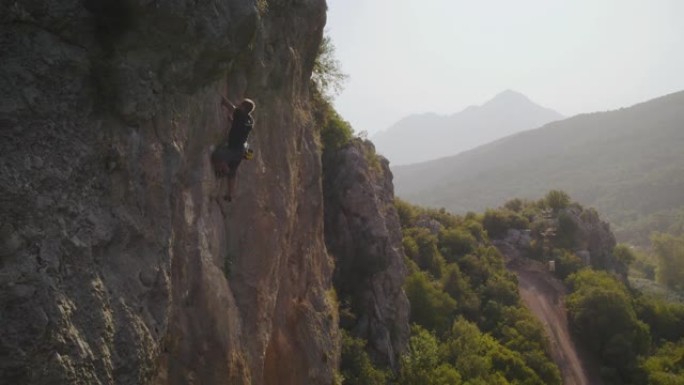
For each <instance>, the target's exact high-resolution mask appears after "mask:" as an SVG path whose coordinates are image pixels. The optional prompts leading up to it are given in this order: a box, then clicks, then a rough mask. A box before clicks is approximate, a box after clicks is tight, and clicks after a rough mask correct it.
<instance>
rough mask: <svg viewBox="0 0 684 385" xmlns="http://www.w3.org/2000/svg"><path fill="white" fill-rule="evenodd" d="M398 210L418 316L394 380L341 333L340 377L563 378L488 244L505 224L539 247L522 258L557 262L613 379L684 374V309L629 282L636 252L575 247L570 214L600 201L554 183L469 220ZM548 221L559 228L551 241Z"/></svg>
mask: <svg viewBox="0 0 684 385" xmlns="http://www.w3.org/2000/svg"><path fill="white" fill-rule="evenodd" d="M396 207H397V210H398V212H399V215H400V218H401V223H402V230H403V234H404V239H403V246H404V250H405V253H406V257H407V261H406V263H407V265H408V266H409V270H410V275H409V277H408V278H407V280H406V283H405V290H406V292H407V295H408V297H409V300H410V302H411V322H412V324H413V326H412V335H411V339H410V343H409V349H408V351H407V352H406V353H405V354H404V355H403V358H402V361H401V364H402V365H401V370H400V372H399V373H398V375H396V376H392V375H391V374H390V373H389V372H387V371H383V370H382V369H381V368H377V367H374V366H373V363H372V362H371V361H370V360H369V359H368V357H367V356H366V355H365V354H364V350H363V346H364V342H363V341H362V340H358V339H353V338H350V337H349V336H346V337H345V339H344V344H343V356H342V375H343V377H344V378H345V382H344V383H345V384H384V383H387V382H388V381H389V382H390V383H395V384H400V385H402V384H435V385H437V384H560V383H561V379H560V377H559V371H558V368H557V367H556V365H555V364H554V363H553V362H552V361H551V359H550V357H549V352H548V341H547V339H546V336H545V333H544V330H543V328H542V327H541V325H540V324H539V322H538V321H537V320H536V319H535V318H534V317H533V316H532V314H531V313H530V312H529V311H528V310H527V309H526V308H525V307H524V305H523V304H522V302H521V299H520V296H519V294H518V289H517V280H516V277H515V275H513V274H512V273H510V272H508V271H507V270H506V268H505V262H504V256H503V255H502V254H501V253H500V252H499V251H498V250H497V248H496V247H494V246H493V243H492V241H493V240H495V239H497V238H502V237H504V236H505V234H506V232H507V231H509V230H510V229H515V230H529V231H530V233H531V234H532V240H533V241H532V242H531V245H532V246H533V247H531V248H529V249H528V250H527V253H526V254H525V255H524V258H533V259H538V260H550V259H553V260H554V261H555V263H556V267H557V268H556V272H555V274H556V275H557V276H558V277H559V278H562V279H564V282H565V283H566V285H567V287H568V290H569V295H568V297H567V302H566V303H567V310H568V317H569V323H570V326H571V329H572V332H573V335H574V337H575V339H576V341H577V342H578V343H579V344H580V345H581V346H582V347H583V348H584V349H585V350H586V351H587V352H588V354H589V355H590V356H591V357H592V360H593V361H595V362H596V363H597V364H598V366H599V367H600V375H601V377H602V378H603V380H604V382H605V383H606V384H609V385H613V384H615V385H627V384H634V385H636V384H654V385H674V384H682V381H684V359H683V357H684V356H683V354H684V327H683V326H684V305H682V304H680V303H675V302H668V301H666V300H665V299H663V298H660V297H655V296H651V295H644V294H641V293H640V292H638V291H636V290H634V289H633V288H631V287H630V286H629V285H628V284H627V281H626V280H625V279H624V276H623V275H622V274H621V272H624V271H625V269H623V268H621V266H624V267H626V265H629V264H630V263H633V262H634V261H635V260H636V256H635V255H634V253H633V252H632V251H631V249H629V248H628V247H626V246H624V245H618V246H616V247H615V248H614V250H612V252H611V255H606V256H603V259H602V260H601V261H597V262H596V263H594V266H591V265H586V264H585V263H584V261H582V259H581V258H580V257H578V256H577V255H575V254H574V250H576V248H577V244H576V243H575V242H576V241H577V238H576V237H575V234H576V232H577V231H578V229H576V226H574V225H573V224H572V223H573V222H572V221H571V220H569V219H568V216H569V215H570V214H569V213H571V212H573V211H579V212H580V213H583V215H584V216H585V217H586V216H589V215H598V214H597V213H596V212H595V211H594V210H593V209H584V208H582V207H581V206H580V205H578V204H577V203H573V202H571V201H570V198H569V197H568V196H567V194H565V193H563V192H559V191H552V192H550V193H549V194H547V196H546V197H545V198H544V199H542V200H539V201H536V202H526V201H522V200H518V199H514V200H511V201H509V202H508V203H506V205H505V206H504V207H502V208H499V209H497V210H488V211H487V212H485V213H483V214H475V213H469V214H467V215H464V216H457V215H452V214H449V213H447V212H445V211H444V210H433V209H424V208H420V207H417V206H413V205H411V204H409V203H407V202H404V201H401V200H397V201H396ZM564 218H565V219H564ZM549 223H551V224H554V223H555V224H556V228H555V229H554V230H555V232H553V236H551V237H550V239H549V235H548V234H549V231H548V225H549ZM559 224H560V225H559ZM545 237H546V241H542V240H543V239H544V238H545ZM667 240H668V242H669V241H671V239H670V238H667ZM668 245H669V244H668ZM668 250H669V249H668ZM679 250H681V249H679ZM343 310H344V309H343ZM343 315H346V316H353V315H352V314H349V313H348V312H346V313H345V311H343Z"/></svg>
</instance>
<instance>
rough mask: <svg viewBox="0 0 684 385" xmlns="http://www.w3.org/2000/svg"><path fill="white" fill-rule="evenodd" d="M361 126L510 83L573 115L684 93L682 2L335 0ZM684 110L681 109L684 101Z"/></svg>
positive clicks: (344, 98)
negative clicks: (674, 93) (673, 93)
mask: <svg viewBox="0 0 684 385" xmlns="http://www.w3.org/2000/svg"><path fill="white" fill-rule="evenodd" d="M328 7H329V11H328V25H327V33H328V34H329V35H330V36H331V37H332V39H333V42H334V44H335V46H336V51H337V55H336V56H337V58H338V59H339V61H340V63H341V65H342V69H343V71H344V72H345V73H347V74H348V75H349V79H348V80H347V82H346V84H345V91H344V92H343V93H342V94H340V95H339V96H338V97H337V99H336V101H335V105H336V107H337V109H338V110H339V111H340V113H341V114H342V116H344V117H345V118H346V119H347V120H349V121H350V122H351V123H352V125H353V126H354V128H355V129H356V130H357V131H362V130H366V131H368V132H369V133H370V134H373V133H375V132H377V131H380V130H384V129H385V128H387V127H388V126H389V125H391V124H393V123H394V122H396V121H397V120H399V119H400V118H402V117H404V116H406V115H409V114H412V113H418V112H437V113H442V114H451V113H454V112H458V111H460V110H461V109H463V108H465V107H467V106H469V105H472V104H481V103H482V102H485V101H486V100H488V99H489V98H491V97H492V96H494V95H496V94H497V93H499V92H501V91H503V90H505V89H513V90H516V91H519V92H522V93H523V94H525V95H527V96H528V97H530V98H531V99H532V100H533V101H535V102H537V103H539V104H541V105H543V106H545V107H549V108H553V109H555V110H557V111H559V112H560V113H562V114H565V115H574V114H577V113H581V112H593V111H601V110H608V109H615V108H619V107H626V106H629V105H632V104H635V103H638V102H641V101H646V100H648V99H650V98H653V97H657V96H661V95H664V94H668V93H671V92H675V91H681V90H684V0H468V1H465V0H328ZM683 108H684V107H683Z"/></svg>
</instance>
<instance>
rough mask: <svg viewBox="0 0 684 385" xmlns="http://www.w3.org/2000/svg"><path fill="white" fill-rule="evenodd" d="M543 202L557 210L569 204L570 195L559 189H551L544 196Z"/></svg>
mask: <svg viewBox="0 0 684 385" xmlns="http://www.w3.org/2000/svg"><path fill="white" fill-rule="evenodd" d="M544 203H545V204H546V206H547V207H549V208H550V209H551V210H553V211H556V212H557V211H558V210H561V209H564V208H566V207H568V205H569V204H570V196H569V195H568V194H567V193H566V192H565V191H561V190H551V191H549V192H548V193H547V194H546V197H544Z"/></svg>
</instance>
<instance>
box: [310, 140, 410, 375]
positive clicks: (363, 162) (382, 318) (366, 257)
mask: <svg viewBox="0 0 684 385" xmlns="http://www.w3.org/2000/svg"><path fill="white" fill-rule="evenodd" d="M323 159H324V170H325V171H324V183H323V186H324V189H323V190H324V195H325V207H326V209H325V239H326V244H327V245H328V250H329V251H330V253H331V254H332V255H333V256H334V258H335V279H334V280H335V288H336V289H337V293H338V295H339V298H340V301H341V303H342V306H345V307H347V308H348V309H347V310H349V311H350V312H351V313H352V314H351V317H350V318H349V319H343V320H342V324H343V326H344V327H345V328H346V329H348V330H351V332H352V334H353V335H355V336H356V337H360V338H363V339H364V340H367V341H368V346H367V349H368V352H369V354H370V356H371V358H373V359H374V360H375V362H376V363H378V364H381V365H384V366H386V367H390V368H392V369H397V364H398V356H399V353H401V352H403V351H404V349H405V347H406V344H407V342H408V337H409V322H408V321H409V303H408V299H407V298H406V294H405V293H404V291H403V288H402V286H403V283H404V279H405V278H406V274H407V271H406V267H405V265H404V253H403V249H402V246H401V237H402V235H401V225H400V223H399V216H398V215H397V212H396V209H395V207H394V187H393V185H392V174H391V172H390V170H389V164H388V162H387V160H385V159H384V158H380V157H377V156H376V155H375V149H374V147H373V144H372V143H370V142H368V141H362V140H359V139H355V140H353V141H352V143H351V144H349V145H347V146H345V147H343V148H342V149H340V150H337V151H326V153H325V156H324V158H323Z"/></svg>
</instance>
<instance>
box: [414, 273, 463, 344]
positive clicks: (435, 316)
mask: <svg viewBox="0 0 684 385" xmlns="http://www.w3.org/2000/svg"><path fill="white" fill-rule="evenodd" d="M406 296H407V297H408V299H409V301H410V302H411V322H415V323H417V324H418V325H421V326H422V327H424V328H426V329H428V330H432V331H435V332H437V333H438V334H442V333H444V332H445V331H446V330H448V328H449V326H450V325H451V318H452V317H453V316H454V314H455V312H456V301H455V300H454V299H453V298H451V297H450V296H449V295H448V294H447V293H445V292H443V291H442V290H441V288H440V287H439V286H438V284H437V283H434V282H432V281H431V280H430V278H429V277H428V276H427V274H425V273H424V272H422V271H419V272H416V273H413V274H411V275H410V276H409V277H408V278H407V279H406Z"/></svg>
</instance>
